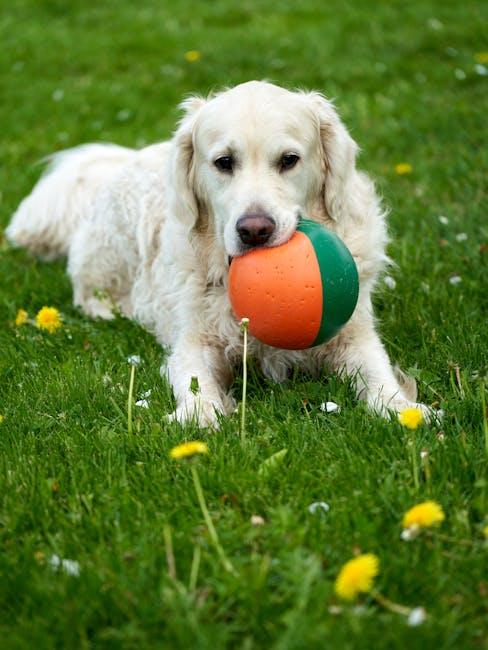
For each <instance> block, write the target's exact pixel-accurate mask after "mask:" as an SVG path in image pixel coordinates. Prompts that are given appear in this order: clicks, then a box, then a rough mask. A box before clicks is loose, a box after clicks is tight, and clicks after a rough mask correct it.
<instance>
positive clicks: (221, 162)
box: [214, 156, 234, 173]
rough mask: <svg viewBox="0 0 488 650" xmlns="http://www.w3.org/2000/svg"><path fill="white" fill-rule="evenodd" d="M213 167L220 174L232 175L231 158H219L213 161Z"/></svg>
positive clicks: (232, 162) (232, 164) (232, 160)
mask: <svg viewBox="0 0 488 650" xmlns="http://www.w3.org/2000/svg"><path fill="white" fill-rule="evenodd" d="M214 165H215V166H216V167H217V169H218V170H219V171H220V172H227V173H232V171H233V169H234V159H233V158H232V156H220V158H217V160H215V161H214Z"/></svg>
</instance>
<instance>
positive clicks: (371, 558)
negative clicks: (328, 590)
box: [334, 553, 380, 600]
mask: <svg viewBox="0 0 488 650" xmlns="http://www.w3.org/2000/svg"><path fill="white" fill-rule="evenodd" d="M379 571H380V561H379V559H378V558H377V556H376V555H373V553H366V554H364V555H358V557H355V558H354V559H353V560H349V562H346V564H344V566H343V567H342V569H341V570H340V571H339V575H338V576H337V578H336V581H335V585H334V588H335V592H336V594H337V595H338V596H339V597H340V598H343V599H344V600H353V599H354V598H355V597H356V596H357V595H358V594H359V593H361V592H362V593H368V592H370V591H371V589H372V588H373V580H374V578H375V577H376V576H377V575H378V573H379Z"/></svg>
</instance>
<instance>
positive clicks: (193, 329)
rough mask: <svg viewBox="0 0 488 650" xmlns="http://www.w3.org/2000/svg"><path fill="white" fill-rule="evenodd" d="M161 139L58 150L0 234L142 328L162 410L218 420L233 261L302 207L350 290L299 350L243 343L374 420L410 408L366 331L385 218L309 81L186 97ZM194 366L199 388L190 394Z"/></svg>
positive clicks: (227, 358)
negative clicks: (346, 302) (314, 375)
mask: <svg viewBox="0 0 488 650" xmlns="http://www.w3.org/2000/svg"><path fill="white" fill-rule="evenodd" d="M181 107H182V109H183V111H184V116H183V118H182V120H181V122H180V124H179V126H178V129H177V130H176V132H175V134H174V137H173V139H172V140H171V141H169V142H165V143H162V144H157V145H153V146H149V147H147V148H145V149H142V150H141V151H134V150H131V149H125V148H122V147H118V146H115V145H102V144H90V145H85V146H82V147H78V148H75V149H72V150H69V151H65V152H61V153H59V154H56V155H54V156H53V158H52V162H51V165H50V166H49V168H48V170H47V172H46V174H45V175H44V176H43V177H42V178H41V180H40V181H39V182H38V184H37V185H36V187H35V188H34V190H33V191H32V193H31V194H30V195H29V196H28V197H27V198H26V199H25V200H24V201H23V202H22V203H21V205H20V207H19V208H18V210H17V212H16V213H15V215H14V217H13V220H12V222H11V224H10V226H9V227H8V229H7V236H8V238H9V239H10V240H11V241H12V242H13V243H14V244H16V245H18V246H25V247H27V248H29V249H30V250H31V251H32V252H34V253H37V254H40V255H42V256H44V257H47V258H53V257H56V256H60V255H67V256H68V273H69V275H70V277H71V280H72V282H73V289H74V302H75V304H76V305H79V306H80V307H81V309H82V310H83V311H84V312H85V313H86V314H88V315H90V316H93V317H101V318H111V317H112V308H113V306H114V305H117V307H118V309H120V311H121V312H122V313H123V314H125V315H126V316H127V317H130V318H133V319H135V320H136V321H138V322H139V323H141V325H143V326H144V327H145V328H147V329H148V330H150V331H152V332H153V333H154V334H155V336H156V337H157V340H158V341H159V343H161V344H162V345H163V346H165V347H167V348H169V350H170V354H169V358H168V361H167V364H166V365H165V366H164V367H163V368H162V373H163V374H165V375H167V376H168V378H169V381H170V382H171V385H172V387H173V391H174V395H175V398H176V402H177V408H176V410H175V412H174V413H173V414H172V416H171V417H172V418H174V419H176V420H179V421H181V422H185V421H187V420H190V419H193V418H195V419H196V420H197V421H198V423H199V424H200V425H202V426H206V425H216V424H217V423H218V416H219V415H220V414H228V413H230V412H232V410H233V409H234V401H233V400H232V398H231V397H230V395H229V392H228V391H229V386H230V382H231V379H232V366H233V364H234V363H235V362H236V361H237V360H238V359H239V358H240V357H241V356H242V336H241V333H240V328H239V323H238V322H237V320H236V318H235V316H234V315H233V313H232V310H231V307H230V304H229V299H228V296H227V274H228V268H229V259H230V258H232V257H234V256H237V255H241V254H242V253H244V252H245V251H247V250H249V249H250V248H253V247H255V246H277V245H279V244H282V243H284V242H286V241H287V240H288V239H289V238H290V237H291V235H292V234H293V232H294V231H295V228H296V226H297V220H298V219H299V217H300V215H303V216H306V217H307V218H309V219H314V220H316V221H319V222H321V223H323V224H324V225H325V226H326V227H327V228H329V229H331V230H333V231H335V232H336V233H337V234H338V235H339V236H340V237H341V238H342V239H343V240H344V242H345V243H346V245H347V246H348V247H349V249H350V251H351V253H352V255H353V256H354V259H355V261H356V264H357V267H358V271H359V278H360V293H359V301H358V305H357V307H356V310H355V312H354V314H353V316H352V318H351V320H350V321H349V323H348V324H347V325H346V326H345V327H344V329H343V330H342V331H341V332H340V333H339V334H338V335H337V336H336V337H335V338H333V339H332V340H331V341H330V342H328V343H326V344H324V345H321V346H318V347H315V348H312V349H309V350H302V351H289V350H279V349H275V348H271V347H269V346H266V345H264V344H262V343H260V342H259V341H257V340H255V339H252V338H251V341H250V345H249V352H250V354H251V355H253V356H254V357H256V358H257V359H258V360H259V362H260V364H261V367H262V369H263V372H264V373H265V375H266V376H267V377H270V378H272V379H273V380H276V381H283V380H284V379H286V378H287V376H288V373H289V370H290V368H291V367H292V366H298V367H300V368H302V369H304V370H306V371H309V372H317V371H320V370H321V369H322V368H324V367H326V368H329V369H330V370H335V371H337V372H339V373H341V374H345V375H348V376H350V377H352V379H353V382H354V384H355V387H356V392H357V396H358V397H359V398H360V399H363V400H365V401H366V402H367V404H368V405H369V406H370V408H371V409H372V410H373V411H375V412H377V413H380V414H382V415H388V414H389V413H390V412H393V413H394V412H398V411H401V410H402V409H404V408H406V407H408V406H418V407H419V408H421V409H422V411H423V412H424V413H425V414H426V415H427V416H428V414H429V412H430V410H429V409H428V408H427V407H426V406H424V405H422V404H415V402H414V400H415V399H416V396H415V392H416V391H415V386H412V385H411V384H410V385H409V382H408V381H404V380H403V379H402V378H400V377H399V373H396V372H395V371H394V370H393V368H392V366H391V364H390V361H389V359H388V356H387V354H386V352H385V349H384V347H383V345H382V344H381V341H380V339H379V337H378V334H377V333H376V331H375V323H374V316H373V311H372V307H371V292H372V290H373V288H374V286H375V282H376V280H377V278H378V275H379V273H380V272H381V270H382V269H383V267H384V265H385V263H386V262H387V257H386V254H385V245H386V243H387V233H386V226H385V215H384V212H383V210H382V208H381V205H380V200H379V199H378V196H377V195H376V193H375V189H374V186H373V183H372V182H371V181H370V180H369V178H368V177H367V176H366V175H365V174H364V173H362V172H359V171H357V169H356V164H355V163H356V154H357V150H358V148H357V145H356V144H355V142H354V141H353V140H352V138H351V137H350V135H349V133H348V132H347V130H346V128H345V126H344V125H343V124H342V122H341V120H340V119H339V117H338V115H337V113H336V111H335V110H334V107H333V106H332V104H331V103H330V102H329V101H327V99H325V98H324V97H323V96H322V95H320V94H318V93H316V92H310V93H306V92H290V91H288V90H285V89H283V88H280V87H277V86H275V85H272V84H269V83H265V82H257V81H251V82H249V83H244V84H241V85H239V86H237V87H235V88H232V89H230V90H226V91H225V92H222V93H220V94H216V95H214V96H212V97H210V98H209V99H207V100H205V99H202V98H199V97H192V98H190V99H187V100H186V101H184V102H183V104H182V105H181ZM193 377H197V379H198V386H199V390H198V391H196V392H194V391H192V390H190V384H191V383H192V378H193Z"/></svg>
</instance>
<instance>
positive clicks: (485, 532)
mask: <svg viewBox="0 0 488 650" xmlns="http://www.w3.org/2000/svg"><path fill="white" fill-rule="evenodd" d="M0 417H1V416H0ZM483 535H484V536H485V537H486V539H488V526H485V527H484V528H483Z"/></svg>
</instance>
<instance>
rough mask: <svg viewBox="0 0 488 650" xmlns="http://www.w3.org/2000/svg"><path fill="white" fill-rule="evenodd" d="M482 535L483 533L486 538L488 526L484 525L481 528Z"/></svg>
mask: <svg viewBox="0 0 488 650" xmlns="http://www.w3.org/2000/svg"><path fill="white" fill-rule="evenodd" d="M483 535H484V536H485V537H486V538H488V526H485V527H484V528H483Z"/></svg>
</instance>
